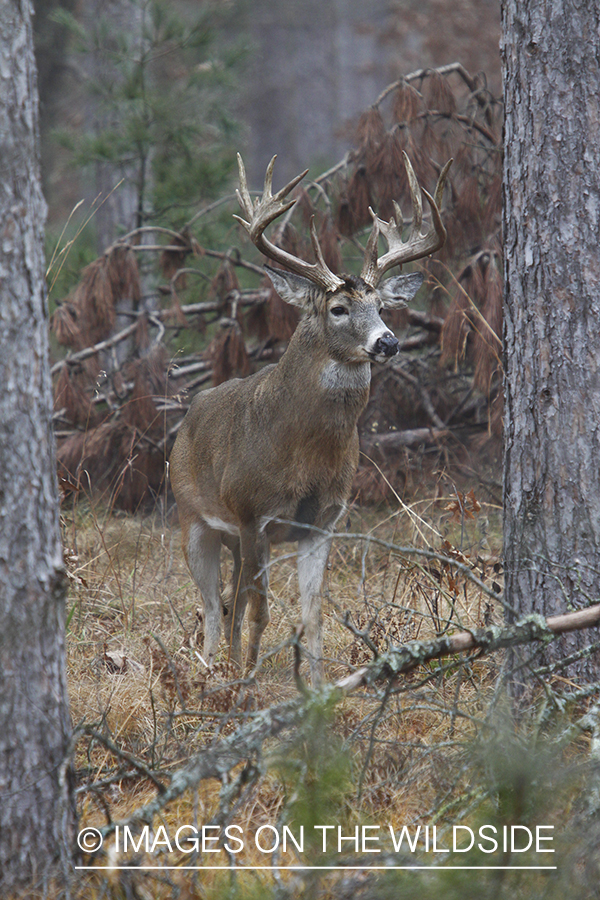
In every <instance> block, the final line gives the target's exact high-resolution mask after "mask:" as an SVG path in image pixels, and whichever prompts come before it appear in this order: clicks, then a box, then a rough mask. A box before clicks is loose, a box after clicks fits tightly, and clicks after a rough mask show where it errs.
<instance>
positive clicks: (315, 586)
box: [298, 533, 331, 687]
mask: <svg viewBox="0 0 600 900" xmlns="http://www.w3.org/2000/svg"><path fill="white" fill-rule="evenodd" d="M330 547H331V536H330V535H324V534H317V533H313V534H310V535H309V536H308V537H306V538H303V539H302V540H301V541H298V584H299V587H300V598H301V601H302V624H303V626H304V631H305V634H306V642H307V644H308V654H309V660H310V680H311V682H312V685H313V687H317V686H318V685H319V684H320V683H321V682H322V680H323V616H322V612H321V610H322V605H323V601H322V597H321V586H322V584H323V576H324V575H325V569H326V567H327V558H328V556H329V548H330Z"/></svg>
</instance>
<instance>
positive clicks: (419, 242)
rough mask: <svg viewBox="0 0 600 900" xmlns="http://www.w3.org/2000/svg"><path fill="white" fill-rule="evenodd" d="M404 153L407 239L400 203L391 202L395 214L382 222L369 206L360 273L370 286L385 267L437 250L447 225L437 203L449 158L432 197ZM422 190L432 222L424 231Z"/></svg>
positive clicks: (441, 191)
mask: <svg viewBox="0 0 600 900" xmlns="http://www.w3.org/2000/svg"><path fill="white" fill-rule="evenodd" d="M403 156H404V165H405V167H406V175H407V177H408V184H409V187H410V196H411V201H412V222H411V228H410V234H409V236H408V239H407V240H406V241H403V240H402V228H403V225H404V223H403V220H402V213H401V211H400V207H399V206H398V204H397V203H395V202H394V213H395V218H394V217H392V218H391V219H390V221H389V222H384V221H383V219H380V218H379V217H378V216H376V215H375V213H374V212H373V210H372V209H371V208H369V212H370V213H371V216H372V218H373V228H372V231H371V234H370V236H369V240H368V241H367V246H366V248H365V261H364V264H363V268H362V272H361V276H362V278H364V280H365V281H366V282H367V284H370V285H371V286H372V287H377V285H378V284H379V282H380V280H381V278H382V276H383V275H384V273H385V272H387V270H388V269H391V268H392V266H398V265H402V264H403V263H406V262H412V261H413V260H415V259H421V258H422V257H424V256H429V254H430V253H434V252H435V251H436V250H439V249H440V247H442V246H443V245H444V241H445V240H446V229H445V228H444V225H443V223H442V218H441V215H440V207H441V202H442V195H443V193H444V185H445V183H446V177H447V175H448V170H449V168H450V166H451V164H452V160H449V161H448V162H447V163H446V165H445V166H444V168H443V169H442V171H441V173H440V177H439V179H438V183H437V185H436V189H435V195H434V197H432V196H431V194H429V193H428V192H427V191H426V190H425V189H424V188H423V189H422V188H420V187H419V182H418V181H417V176H416V175H415V173H414V169H413V167H412V165H411V164H410V160H409V158H408V156H407V155H406V153H404V154H403ZM421 190H422V191H423V194H424V195H425V199H426V200H427V202H428V204H429V207H430V209H431V226H430V228H429V229H428V230H427V231H426V233H425V234H421V227H422V224H423V203H422V200H421ZM379 234H383V236H384V237H385V239H386V241H387V244H388V252H387V253H385V254H384V255H383V256H382V257H378V242H379Z"/></svg>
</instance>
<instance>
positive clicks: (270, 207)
mask: <svg viewBox="0 0 600 900" xmlns="http://www.w3.org/2000/svg"><path fill="white" fill-rule="evenodd" d="M276 159H277V157H276V156H274V157H273V158H272V160H271V162H270V163H269V165H268V166H267V171H266V174H265V186H264V189H263V194H262V197H261V198H260V199H259V200H257V201H256V203H254V202H253V201H252V198H251V196H250V191H249V190H248V182H247V179H246V170H245V168H244V163H243V162H242V157H241V156H240V154H239V153H238V167H239V171H240V188H239V190H238V191H236V195H237V198H238V201H239V204H240V206H241V208H242V212H243V213H244V214H245V216H246V217H247V220H246V219H243V218H242V217H241V216H234V219H237V221H238V222H240V223H241V224H242V225H243V226H244V228H245V229H246V231H247V232H248V234H249V235H250V239H251V241H252V243H253V244H254V245H255V246H256V247H258V249H259V250H260V251H261V253H264V255H265V256H267V257H268V258H269V259H272V260H274V261H275V262H278V263H281V264H282V265H283V266H285V268H286V269H289V270H290V271H291V272H295V273H296V275H302V276H304V277H305V278H308V279H309V280H310V281H312V282H313V283H314V284H317V285H318V286H319V287H321V288H323V290H325V291H333V290H336V288H338V287H341V285H342V284H343V283H344V282H343V281H342V279H341V278H338V276H337V275H334V273H333V272H332V271H331V270H330V269H329V268H328V267H327V265H326V263H325V260H324V258H323V253H322V251H321V247H320V245H319V240H318V238H317V232H316V229H315V224H314V217H313V220H311V225H310V239H311V243H312V246H313V250H314V253H315V256H316V259H317V261H316V263H307V262H305V260H303V259H299V258H298V257H297V256H292V254H291V253H288V252H287V251H286V250H282V248H281V247H276V246H275V244H272V243H271V241H269V240H268V239H267V238H266V237H265V235H264V231H265V229H266V228H267V226H268V225H270V224H271V222H273V221H274V220H275V219H277V218H279V216H281V215H283V214H284V213H285V212H287V210H288V209H291V207H292V206H293V205H294V204H295V203H296V200H289V201H284V198H285V197H286V196H287V194H289V192H290V191H291V190H293V189H294V188H295V187H296V185H297V184H299V182H300V181H302V179H303V178H304V176H305V175H306V173H307V172H308V169H306V171H304V172H301V173H300V174H299V175H296V177H295V178H292V180H291V181H290V182H289V183H288V184H286V185H285V187H283V188H281V190H280V191H277V193H276V194H275V196H273V192H272V186H273V168H274V166H275V160H276Z"/></svg>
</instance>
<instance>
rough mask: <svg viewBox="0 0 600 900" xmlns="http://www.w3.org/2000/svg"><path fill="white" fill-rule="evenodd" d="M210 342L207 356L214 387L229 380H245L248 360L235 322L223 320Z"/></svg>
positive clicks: (248, 366) (248, 369)
mask: <svg viewBox="0 0 600 900" xmlns="http://www.w3.org/2000/svg"><path fill="white" fill-rule="evenodd" d="M220 326H221V327H220V329H219V332H218V334H217V336H216V337H215V339H214V340H213V341H212V342H211V345H210V347H209V349H208V355H209V358H210V360H211V363H212V370H213V373H212V382H213V385H214V386H215V387H216V386H217V385H218V384H223V382H224V381H229V379H230V378H245V377H246V375H249V374H250V371H251V366H250V359H249V357H248V353H247V350H246V344H245V343H244V338H243V335H242V330H241V328H240V326H239V323H238V322H237V321H234V320H232V319H224V320H222V321H221V322H220Z"/></svg>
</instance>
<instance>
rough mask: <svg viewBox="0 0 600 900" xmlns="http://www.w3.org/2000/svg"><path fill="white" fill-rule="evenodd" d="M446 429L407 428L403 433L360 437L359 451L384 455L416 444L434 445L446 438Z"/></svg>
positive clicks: (396, 432) (393, 432) (388, 432)
mask: <svg viewBox="0 0 600 900" xmlns="http://www.w3.org/2000/svg"><path fill="white" fill-rule="evenodd" d="M449 434H450V431H449V430H448V429H447V428H407V429H406V430H404V431H387V432H385V433H381V434H380V433H377V434H363V435H361V450H362V451H363V452H364V453H371V452H372V451H373V450H375V449H378V450H382V451H383V452H384V453H386V452H390V451H394V450H399V449H400V448H401V447H416V446H417V445H418V444H435V443H437V441H439V440H440V439H441V438H445V437H448V435H449Z"/></svg>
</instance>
